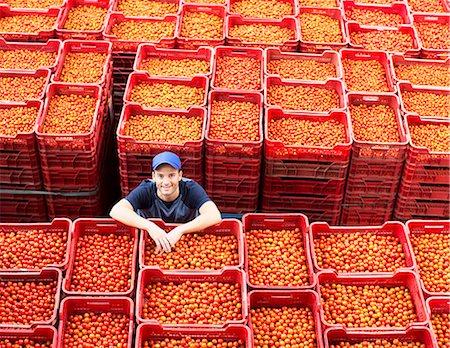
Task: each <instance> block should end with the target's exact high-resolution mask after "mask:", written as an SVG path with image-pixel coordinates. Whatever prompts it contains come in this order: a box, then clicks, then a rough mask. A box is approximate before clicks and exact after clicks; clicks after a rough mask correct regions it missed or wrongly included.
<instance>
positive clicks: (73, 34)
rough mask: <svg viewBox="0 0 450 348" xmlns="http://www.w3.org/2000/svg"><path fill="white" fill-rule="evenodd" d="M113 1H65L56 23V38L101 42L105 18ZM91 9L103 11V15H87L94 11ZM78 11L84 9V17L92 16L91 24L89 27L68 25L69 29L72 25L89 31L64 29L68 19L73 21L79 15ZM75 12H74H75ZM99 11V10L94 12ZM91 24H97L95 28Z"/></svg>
mask: <svg viewBox="0 0 450 348" xmlns="http://www.w3.org/2000/svg"><path fill="white" fill-rule="evenodd" d="M112 3H113V1H110V0H66V1H65V5H64V9H63V11H62V13H61V18H60V20H59V21H58V25H57V27H56V37H57V38H58V39H60V40H101V39H102V34H103V30H104V29H105V25H106V17H107V13H108V12H109V11H110V9H111V5H112ZM92 7H96V8H98V9H103V10H104V13H103V14H102V15H100V14H99V13H95V12H93V14H94V13H95V15H93V14H92V15H91V14H89V12H90V11H94V10H93V9H91V8H92ZM80 9H84V13H86V15H90V16H92V17H91V18H92V19H91V20H92V23H91V25H90V26H87V25H86V23H72V22H71V23H70V27H72V26H73V25H75V26H77V24H78V25H79V26H80V27H85V28H86V27H90V28H92V29H91V30H89V29H81V30H80V29H78V30H77V29H68V28H67V27H66V25H67V22H68V21H69V18H71V20H72V21H73V20H74V19H73V18H76V14H77V13H79V10H80ZM75 11H76V12H75ZM96 11H99V12H100V11H101V10H96ZM93 23H96V24H99V26H97V28H95V29H94V28H93V25H92V24H93Z"/></svg>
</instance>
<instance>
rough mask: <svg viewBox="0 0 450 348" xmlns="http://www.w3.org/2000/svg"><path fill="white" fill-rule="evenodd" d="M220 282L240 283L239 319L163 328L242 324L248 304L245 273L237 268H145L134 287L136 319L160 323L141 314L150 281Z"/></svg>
mask: <svg viewBox="0 0 450 348" xmlns="http://www.w3.org/2000/svg"><path fill="white" fill-rule="evenodd" d="M188 281H189V282H208V283H210V282H220V283H233V284H236V283H238V284H240V287H241V304H242V319H240V320H228V321H226V322H225V323H224V324H222V325H221V324H216V325H204V324H163V325H162V327H164V328H172V327H173V328H180V329H184V328H196V329H202V330H205V329H208V330H210V329H220V328H224V327H225V326H228V325H230V324H244V323H245V322H246V321H247V317H248V305H247V288H246V286H245V273H244V272H243V271H241V270H237V269H227V270H224V271H222V272H220V273H217V272H214V273H212V272H208V273H194V272H183V273H179V272H178V273H168V272H163V271H161V270H160V269H155V268H146V269H143V270H141V271H140V272H139V278H138V283H137V289H136V309H137V311H136V313H135V315H136V321H137V322H138V323H139V324H142V323H146V324H147V323H148V324H161V323H160V322H158V321H157V320H147V319H144V318H143V316H142V309H143V308H144V303H145V301H146V300H145V299H144V289H145V288H146V287H147V286H148V285H150V284H152V283H159V282H160V283H162V284H167V283H169V282H171V283H174V284H183V283H186V282H188Z"/></svg>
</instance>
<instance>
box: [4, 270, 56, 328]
mask: <svg viewBox="0 0 450 348" xmlns="http://www.w3.org/2000/svg"><path fill="white" fill-rule="evenodd" d="M61 279H62V273H61V271H60V270H59V269H56V268H44V269H42V270H39V271H33V272H20V273H18V272H0V281H2V282H14V283H17V282H41V283H51V282H54V281H56V282H57V284H56V293H55V301H54V308H53V314H52V316H51V318H50V319H48V320H45V321H41V322H39V321H36V322H33V323H32V324H31V325H18V324H5V323H1V324H0V325H1V327H2V328H4V329H6V328H8V329H12V330H14V331H15V330H16V329H31V328H33V327H35V326H36V325H55V324H56V319H57V316H58V306H59V301H60V290H61Z"/></svg>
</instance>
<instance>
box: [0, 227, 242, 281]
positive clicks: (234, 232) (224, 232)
mask: <svg viewBox="0 0 450 348" xmlns="http://www.w3.org/2000/svg"><path fill="white" fill-rule="evenodd" d="M149 220H150V221H151V222H153V223H154V224H156V225H157V226H158V227H160V228H161V229H163V230H164V231H166V232H169V231H171V230H172V229H174V228H175V227H177V226H179V225H180V224H174V223H165V222H164V221H163V220H161V219H149ZM0 228H1V226H0ZM193 233H194V232H193ZM195 234H196V235H198V236H205V235H207V234H213V235H217V236H234V237H235V238H236V240H237V243H238V250H237V253H238V257H239V262H238V264H237V265H233V266H231V265H230V266H225V267H224V268H222V270H225V269H227V268H230V267H231V268H243V267H244V254H245V252H244V236H243V233H242V223H241V222H240V221H239V220H237V219H223V220H222V221H221V222H220V223H219V224H216V225H214V226H210V227H208V228H205V229H203V230H201V231H197V232H195ZM149 241H150V243H151V244H152V245H154V242H153V240H152V239H150V238H149V236H148V233H146V232H145V231H142V233H141V235H140V239H139V267H140V268H141V269H143V268H159V269H160V270H162V271H164V272H175V273H178V272H181V273H184V272H194V273H195V272H200V273H203V272H213V271H219V270H216V269H207V270H205V269H176V270H169V269H164V268H162V267H159V266H157V265H146V264H145V247H146V245H147V244H148V243H149Z"/></svg>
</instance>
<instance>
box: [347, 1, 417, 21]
mask: <svg viewBox="0 0 450 348" xmlns="http://www.w3.org/2000/svg"><path fill="white" fill-rule="evenodd" d="M374 3H375V1H374V2H373V3H372V4H368V3H357V1H354V0H343V2H342V4H343V6H344V21H345V22H347V23H349V22H356V23H358V22H359V23H360V24H361V25H364V26H375V27H394V28H395V27H397V26H398V25H405V24H406V25H411V24H412V23H413V21H412V17H411V15H410V13H409V11H408V6H407V5H406V3H405V2H392V3H391V4H390V5H389V6H384V5H382V4H374ZM353 11H355V12H356V13H353ZM364 15H367V16H368V19H367V22H361V21H358V19H360V18H361V17H363V16H364ZM375 17H377V18H376V19H375ZM395 17H396V18H395ZM392 21H395V22H394V23H393V22H392Z"/></svg>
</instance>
